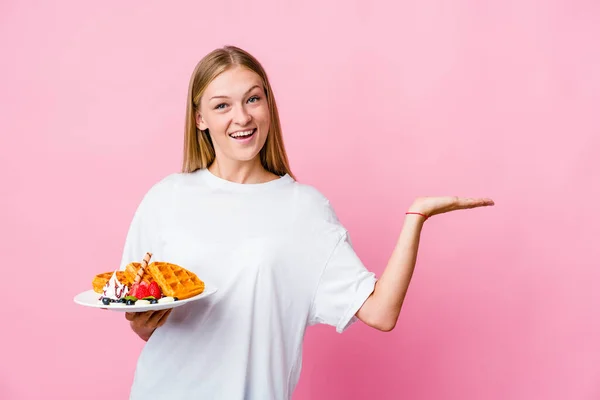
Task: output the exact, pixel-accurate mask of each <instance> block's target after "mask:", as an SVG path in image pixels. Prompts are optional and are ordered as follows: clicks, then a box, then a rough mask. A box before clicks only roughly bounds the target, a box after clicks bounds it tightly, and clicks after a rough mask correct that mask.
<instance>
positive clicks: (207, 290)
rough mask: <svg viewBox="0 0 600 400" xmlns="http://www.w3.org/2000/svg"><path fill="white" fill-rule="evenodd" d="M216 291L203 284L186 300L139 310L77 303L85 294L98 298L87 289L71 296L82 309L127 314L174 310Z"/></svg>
mask: <svg viewBox="0 0 600 400" xmlns="http://www.w3.org/2000/svg"><path fill="white" fill-rule="evenodd" d="M217 291H218V288H216V287H214V286H212V285H207V284H206V283H205V285H204V290H203V291H202V293H199V294H197V295H195V296H192V297H189V298H187V299H182V300H178V301H174V302H171V303H162V304H145V305H143V306H139V308H135V307H136V306H126V305H124V306H116V307H111V306H105V305H104V304H102V303H99V304H90V303H84V302H81V301H78V300H77V298H78V297H80V296H82V295H85V294H86V293H89V294H90V295H91V294H95V295H98V297H100V294H99V293H97V292H96V291H94V289H88V290H84V291H82V292H79V293H77V294H76V295H75V296H73V302H74V303H75V304H77V305H79V306H82V307H87V308H96V309H100V310H111V311H121V312H123V311H129V312H146V311H153V310H156V311H160V310H167V309H170V308H176V307H181V306H183V305H185V304H187V303H191V302H194V301H196V300H201V299H203V298H205V297H209V296H211V295H213V294H215V293H216V292H217ZM148 307H151V308H150V309H147V308H148ZM140 308H144V309H143V310H140Z"/></svg>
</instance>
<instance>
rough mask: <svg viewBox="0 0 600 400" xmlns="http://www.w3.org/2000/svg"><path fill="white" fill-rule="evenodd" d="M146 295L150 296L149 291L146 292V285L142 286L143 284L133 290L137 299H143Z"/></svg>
mask: <svg viewBox="0 0 600 400" xmlns="http://www.w3.org/2000/svg"><path fill="white" fill-rule="evenodd" d="M148 296H150V293H149V292H148V286H144V285H140V286H138V288H137V290H136V292H135V297H137V298H138V299H143V298H144V297H148Z"/></svg>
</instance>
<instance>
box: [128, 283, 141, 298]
mask: <svg viewBox="0 0 600 400" xmlns="http://www.w3.org/2000/svg"><path fill="white" fill-rule="evenodd" d="M139 287H140V284H139V283H134V284H133V285H131V289H130V290H129V293H128V295H129V296H134V297H137V296H136V294H137V291H138V289H139ZM138 299H139V297H138Z"/></svg>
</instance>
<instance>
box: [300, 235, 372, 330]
mask: <svg viewBox="0 0 600 400" xmlns="http://www.w3.org/2000/svg"><path fill="white" fill-rule="evenodd" d="M375 282H376V277H375V274H374V273H373V272H370V271H369V270H367V269H366V268H365V266H364V265H363V263H362V261H361V260H360V258H359V257H358V255H357V254H356V253H355V251H354V249H353V247H352V243H351V242H350V238H349V236H348V233H347V232H345V233H344V234H343V235H342V237H341V238H340V240H339V242H338V243H337V245H336V246H335V248H334V249H333V251H332V253H331V256H330V258H329V260H328V262H327V264H326V265H325V268H324V270H323V273H322V275H321V278H320V280H319V283H318V286H317V289H316V293H315V296H314V299H313V304H312V309H311V315H310V321H309V322H310V324H311V325H314V324H318V323H321V324H326V325H331V326H334V327H335V328H336V331H337V332H338V333H342V332H344V331H345V330H346V329H348V328H349V327H350V326H351V325H352V324H353V323H354V322H356V321H357V318H356V316H355V314H356V312H357V311H358V310H359V309H360V307H361V306H362V305H363V303H364V302H365V300H367V298H368V297H369V296H370V295H371V293H372V292H373V290H374V288H375Z"/></svg>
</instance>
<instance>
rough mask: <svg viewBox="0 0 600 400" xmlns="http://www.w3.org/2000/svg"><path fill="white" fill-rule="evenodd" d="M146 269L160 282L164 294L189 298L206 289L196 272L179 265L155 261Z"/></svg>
mask: <svg viewBox="0 0 600 400" xmlns="http://www.w3.org/2000/svg"><path fill="white" fill-rule="evenodd" d="M146 271H147V274H148V273H149V274H150V275H152V278H154V280H155V281H156V282H157V283H158V286H159V287H160V290H161V291H162V293H163V295H164V296H172V297H177V298H178V299H187V298H190V297H193V296H196V295H198V294H200V293H202V292H203V291H204V282H203V281H201V280H200V279H199V278H198V277H197V276H196V274H194V273H193V272H191V271H188V270H187V269H185V268H182V267H180V266H179V265H176V264H171V263H167V262H159V261H155V262H153V263H152V264H150V265H149V266H148V267H147V268H146ZM147 274H144V276H146V275H147Z"/></svg>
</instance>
